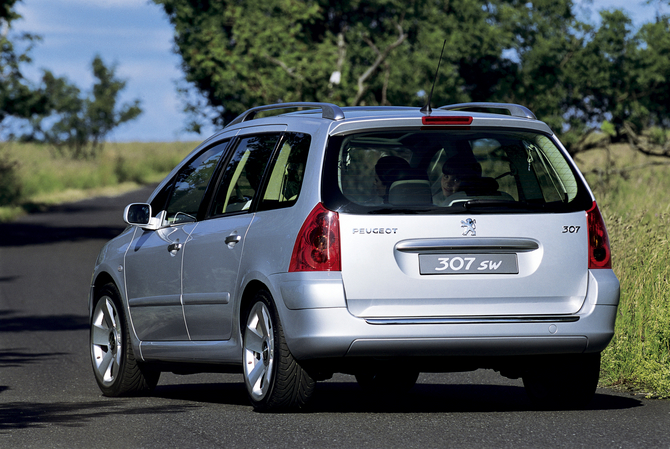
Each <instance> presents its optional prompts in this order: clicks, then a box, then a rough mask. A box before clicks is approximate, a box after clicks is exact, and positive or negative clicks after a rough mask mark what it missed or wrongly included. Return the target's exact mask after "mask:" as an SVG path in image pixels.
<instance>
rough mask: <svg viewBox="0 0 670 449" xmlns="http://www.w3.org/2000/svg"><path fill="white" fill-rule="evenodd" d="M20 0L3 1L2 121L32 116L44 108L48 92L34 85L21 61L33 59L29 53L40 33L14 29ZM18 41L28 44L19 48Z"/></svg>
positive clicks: (0, 24) (0, 43) (0, 26)
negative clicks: (31, 84)
mask: <svg viewBox="0 0 670 449" xmlns="http://www.w3.org/2000/svg"><path fill="white" fill-rule="evenodd" d="M15 3H16V0H8V1H4V2H2V4H1V5H0V125H1V124H2V123H3V122H4V121H5V119H6V118H7V117H10V116H15V117H20V118H28V117H30V116H31V115H32V114H35V113H40V112H43V111H44V109H45V107H46V102H47V97H46V96H45V94H44V92H42V91H40V90H39V89H34V88H33V87H32V86H30V84H29V83H28V82H27V81H26V80H25V78H24V77H23V75H22V73H21V65H22V64H25V63H28V62H30V58H29V56H28V54H29V52H30V49H31V48H32V45H33V43H34V42H35V41H37V40H39V38H38V37H37V36H34V35H31V34H27V33H25V34H22V35H19V36H13V35H12V34H11V33H10V31H11V30H10V27H11V22H12V21H13V20H16V19H18V18H19V17H20V16H19V15H18V14H16V13H15V12H14V11H13V7H14V4H15ZM15 44H19V47H21V46H22V45H23V46H25V48H24V49H23V50H17V48H16V46H15Z"/></svg>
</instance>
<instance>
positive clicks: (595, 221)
mask: <svg viewBox="0 0 670 449" xmlns="http://www.w3.org/2000/svg"><path fill="white" fill-rule="evenodd" d="M586 224H587V228H588V231H589V232H588V237H589V268H590V269H594V268H612V253H611V251H610V240H609V237H608V236H607V229H606V228H605V221H604V220H603V216H602V215H601V214H600V210H599V209H598V205H597V204H596V202H595V201H594V202H593V206H592V207H591V209H589V210H587V211H586Z"/></svg>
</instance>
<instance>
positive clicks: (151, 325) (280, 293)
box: [89, 103, 619, 411]
mask: <svg viewBox="0 0 670 449" xmlns="http://www.w3.org/2000/svg"><path fill="white" fill-rule="evenodd" d="M272 113H274V114H275V115H271V114H272ZM261 115H264V116H265V117H263V118H260V117H259V116H261ZM268 115H270V116H268ZM124 220H125V221H126V223H127V224H128V225H129V226H128V227H127V228H126V229H125V230H124V231H123V232H122V233H121V235H119V236H118V237H116V238H115V239H113V240H112V241H110V242H109V243H108V244H107V245H106V246H105V247H104V248H103V249H102V251H101V252H100V255H99V257H98V259H97V262H96V266H95V270H94V273H93V278H92V285H91V289H90V298H89V310H90V317H91V332H90V351H91V360H92V363H93V371H94V373H95V378H96V380H97V383H98V385H99V386H100V389H101V390H102V392H103V394H105V395H108V396H122V395H137V394H147V393H148V392H150V391H151V390H152V389H153V388H154V387H155V386H156V384H157V382H158V379H159V376H160V373H161V372H164V371H167V372H174V373H178V374H190V373H198V372H242V373H243V377H244V381H245V383H246V387H247V391H248V394H249V398H250V400H251V403H252V405H253V407H254V408H255V409H256V410H266V411H267V410H282V409H291V408H297V407H301V406H303V405H304V404H306V403H307V401H308V399H309V398H310V396H311V395H312V393H313V392H314V388H315V383H316V381H319V380H325V379H328V378H330V377H331V376H332V375H333V373H347V374H352V375H355V377H356V380H357V382H358V383H359V384H360V386H361V387H362V388H363V389H365V390H367V391H368V392H370V393H371V394H372V395H373V396H371V397H383V396H384V395H389V394H398V393H400V392H403V391H407V390H409V389H410V388H411V387H412V386H413V385H414V383H415V382H416V380H417V377H418V375H419V373H420V372H455V371H469V370H475V369H479V368H484V369H493V370H496V371H499V372H500V374H501V375H503V376H506V377H509V378H515V379H516V378H521V379H523V384H524V386H525V389H526V392H527V394H528V396H529V398H530V400H531V401H532V404H534V406H536V407H556V408H566V407H583V406H586V405H587V404H588V402H589V401H590V399H591V398H592V396H593V395H594V393H595V390H596V386H597V384H598V378H599V372H600V353H601V351H603V349H604V348H605V347H606V346H607V344H608V343H609V342H610V339H611V338H612V335H613V331H614V321H615V316H616V311H617V305H618V302H619V281H618V280H617V278H616V276H615V275H614V273H613V271H612V269H611V257H610V246H609V241H608V237H607V231H606V229H605V224H604V222H603V218H602V216H601V213H600V212H599V210H598V207H597V205H596V202H595V199H594V196H593V194H592V192H591V191H590V189H589V187H588V186H587V184H586V182H585V180H584V178H583V177H582V175H581V174H580V172H579V170H578V169H577V168H576V166H575V164H574V162H573V161H572V159H571V158H570V157H569V156H568V154H567V152H566V150H565V149H564V147H563V146H562V145H561V143H560V142H559V141H558V139H557V138H556V136H555V135H554V134H553V133H552V131H551V130H550V129H549V127H548V126H547V125H546V124H545V123H543V122H541V121H538V120H537V119H536V118H535V116H534V115H533V113H532V112H531V111H529V110H528V109H526V108H525V107H523V106H519V105H513V104H499V103H468V104H458V105H450V106H444V107H441V108H436V109H434V110H432V111H429V112H425V111H424V112H422V111H420V110H419V109H418V108H410V107H338V106H336V105H333V104H327V103H290V104H279V105H270V106H262V107H258V108H253V109H250V110H249V111H247V112H245V113H244V114H242V115H241V116H239V117H238V118H237V119H235V120H234V121H233V122H231V123H230V124H229V125H228V126H227V127H225V128H224V129H223V130H222V131H221V132H219V133H217V134H215V135H214V136H212V137H211V138H209V139H208V140H206V141H205V142H203V143H202V144H201V145H200V146H199V147H198V148H196V149H195V150H194V151H193V152H192V153H191V154H190V155H189V156H188V157H187V158H186V159H185V160H184V161H183V162H182V163H181V164H179V165H178V166H177V167H176V168H175V169H174V170H173V172H172V173H171V174H170V175H169V176H168V177H167V178H166V179H165V180H164V181H163V182H162V183H161V184H160V185H159V186H158V187H157V188H156V190H155V191H154V193H153V194H152V195H151V196H150V197H149V198H148V200H147V202H146V204H130V205H129V206H128V207H127V208H126V209H125V212H124ZM375 395H377V396H375Z"/></svg>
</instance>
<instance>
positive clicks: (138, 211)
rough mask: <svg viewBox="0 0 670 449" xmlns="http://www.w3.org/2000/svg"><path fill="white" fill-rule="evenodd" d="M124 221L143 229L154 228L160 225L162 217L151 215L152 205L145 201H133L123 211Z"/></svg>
mask: <svg viewBox="0 0 670 449" xmlns="http://www.w3.org/2000/svg"><path fill="white" fill-rule="evenodd" d="M123 221H125V222H126V223H128V224H129V225H132V226H139V227H140V228H142V229H149V230H154V229H158V228H159V227H160V219H157V218H152V217H151V206H150V205H149V204H144V203H132V204H129V205H127V206H126V209H125V210H124V211H123Z"/></svg>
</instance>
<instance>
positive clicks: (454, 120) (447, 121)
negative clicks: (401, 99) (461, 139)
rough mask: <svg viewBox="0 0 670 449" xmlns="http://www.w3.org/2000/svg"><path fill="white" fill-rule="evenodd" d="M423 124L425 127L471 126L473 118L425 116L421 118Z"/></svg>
mask: <svg viewBox="0 0 670 449" xmlns="http://www.w3.org/2000/svg"><path fill="white" fill-rule="evenodd" d="M421 123H423V124H424V125H461V126H463V125H469V124H471V123H472V117H466V116H462V115H447V116H439V115H436V116H431V115H424V116H423V117H421Z"/></svg>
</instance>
